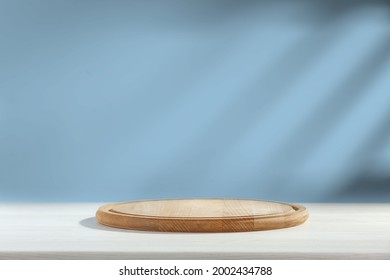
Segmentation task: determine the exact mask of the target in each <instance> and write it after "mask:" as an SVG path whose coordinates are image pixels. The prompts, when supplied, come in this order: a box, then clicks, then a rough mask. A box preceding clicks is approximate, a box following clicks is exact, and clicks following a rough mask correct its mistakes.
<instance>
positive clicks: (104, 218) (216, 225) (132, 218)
mask: <svg viewBox="0 0 390 280" xmlns="http://www.w3.org/2000/svg"><path fill="white" fill-rule="evenodd" d="M96 218H97V220H98V221H99V223H101V224H103V225H106V226H110V227H116V228H124V229H132V230H146V231H167V232H238V231H256V230H269V229H278V228H286V227H293V226H297V225H299V224H302V223H304V222H305V221H306V220H307V218H308V213H307V211H306V208H305V207H303V206H301V205H293V204H287V203H280V202H272V201H262V200H247V199H168V200H143V201H129V202H124V203H117V204H110V205H104V206H102V207H100V208H99V210H98V211H97V213H96Z"/></svg>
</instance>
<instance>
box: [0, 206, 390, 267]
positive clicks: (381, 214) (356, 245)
mask: <svg viewBox="0 0 390 280" xmlns="http://www.w3.org/2000/svg"><path fill="white" fill-rule="evenodd" d="M102 204H104V203H83V204H1V205H0V259H390V205H389V204H305V206H306V207H307V209H308V211H309V214H310V217H309V220H308V221H307V222H306V223H305V224H303V225H301V226H298V227H294V228H288V229H281V230H272V231H258V232H244V233H158V232H140V231H129V230H121V229H114V228H109V227H105V226H102V225H99V224H97V222H96V220H95V218H94V215H95V212H96V210H97V208H98V207H99V206H100V205H102Z"/></svg>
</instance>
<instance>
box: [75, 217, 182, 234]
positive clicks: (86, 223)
mask: <svg viewBox="0 0 390 280" xmlns="http://www.w3.org/2000/svg"><path fill="white" fill-rule="evenodd" d="M79 224H80V225H81V226H83V227H86V228H90V229H98V230H103V231H116V232H126V233H128V234H129V233H142V234H160V235H161V234H186V233H180V232H155V231H141V230H130V229H120V228H114V227H108V226H104V225H102V224H99V223H98V222H97V221H96V218H95V217H90V218H86V219H83V220H81V221H80V222H79ZM187 234H188V233H187Z"/></svg>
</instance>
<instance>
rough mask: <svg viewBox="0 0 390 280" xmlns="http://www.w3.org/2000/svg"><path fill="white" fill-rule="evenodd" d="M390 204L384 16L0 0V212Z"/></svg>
mask: <svg viewBox="0 0 390 280" xmlns="http://www.w3.org/2000/svg"><path fill="white" fill-rule="evenodd" d="M177 197H241V198H245V197H247V198H248V197H252V198H259V199H274V200H286V201H301V202H305V201H313V202H318V201H324V202H325V201H329V202H341V201H356V202H362V201H363V202H364V201H365V202H375V201H377V202H390V5H389V2H388V1H368V0H367V1H325V0H323V1H320V0H313V1H303V0H301V1H281V0H276V1H229V0H226V1H218V0H217V1H195V0H194V1H192V0H190V1H169V0H166V1H86V0H83V1H52V0H50V1H48V0H35V1H29V0H19V1H15V0H12V1H11V0H1V1H0V201H124V200H130V199H151V198H177Z"/></svg>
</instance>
